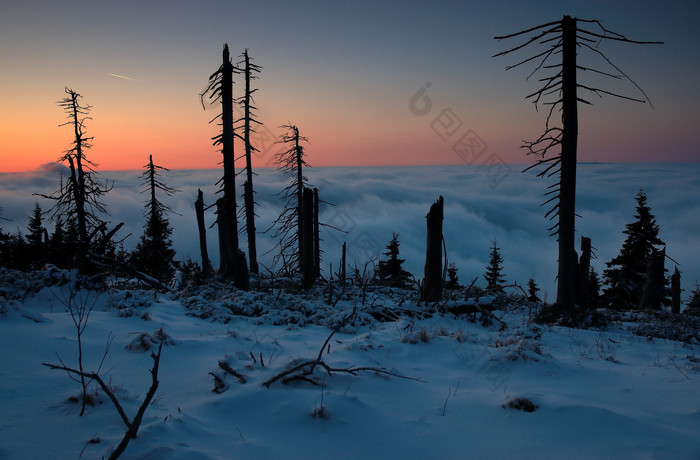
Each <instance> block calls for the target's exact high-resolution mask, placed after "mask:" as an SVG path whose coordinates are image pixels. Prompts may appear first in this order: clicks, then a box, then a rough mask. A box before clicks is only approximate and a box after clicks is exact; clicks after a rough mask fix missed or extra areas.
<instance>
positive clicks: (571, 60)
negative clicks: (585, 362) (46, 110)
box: [494, 16, 661, 310]
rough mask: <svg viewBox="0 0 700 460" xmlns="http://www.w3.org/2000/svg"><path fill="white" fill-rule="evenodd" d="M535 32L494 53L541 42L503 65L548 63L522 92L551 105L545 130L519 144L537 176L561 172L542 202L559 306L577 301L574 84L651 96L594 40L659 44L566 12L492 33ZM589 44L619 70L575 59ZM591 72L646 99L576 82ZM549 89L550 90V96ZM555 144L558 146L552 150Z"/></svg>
mask: <svg viewBox="0 0 700 460" xmlns="http://www.w3.org/2000/svg"><path fill="white" fill-rule="evenodd" d="M579 24H584V25H585V26H597V27H598V28H599V30H597V31H591V30H588V29H586V28H585V26H579ZM530 33H532V34H534V35H533V36H531V37H530V38H529V39H527V40H525V41H524V42H522V43H521V44H519V45H517V46H515V47H513V48H510V49H508V50H506V51H503V52H501V53H498V54H496V55H494V57H496V56H504V55H507V54H510V53H513V52H516V51H518V50H520V49H522V48H525V47H527V46H528V45H532V44H539V45H543V46H544V51H541V52H539V53H537V54H534V55H532V56H530V57H527V58H525V59H523V60H521V61H519V62H518V63H516V64H514V65H511V66H508V67H506V70H508V69H512V68H515V67H518V66H520V65H523V64H526V63H529V62H532V61H534V62H539V63H538V65H537V66H536V67H535V69H534V70H533V71H532V73H531V74H530V76H532V75H534V74H535V73H536V72H538V71H540V70H543V69H547V70H551V71H552V73H551V74H550V75H546V76H544V78H541V79H539V81H540V82H541V85H542V86H541V87H540V88H539V89H538V90H537V91H535V92H534V93H532V94H529V95H528V96H526V99H531V100H532V102H533V103H534V104H535V107H536V108H538V107H539V105H540V104H543V105H549V106H550V107H549V111H548V115H547V119H546V122H545V129H544V132H543V133H542V134H541V135H540V137H539V138H537V139H536V140H535V141H531V142H525V143H524V145H523V146H522V147H523V148H526V149H527V150H528V154H533V155H537V156H539V157H540V158H539V160H537V162H536V163H535V164H534V165H532V166H530V167H529V168H527V169H526V171H527V170H528V169H530V168H533V167H536V166H543V170H542V171H540V173H539V174H538V176H539V177H551V176H555V175H557V174H558V175H559V180H558V182H556V183H555V184H552V185H550V186H549V189H550V190H549V191H548V192H547V193H546V194H545V196H550V195H551V197H550V198H548V199H547V201H545V203H544V204H549V203H554V204H553V206H552V208H550V209H549V211H547V213H546V214H545V217H547V218H549V219H550V220H553V219H557V222H556V223H555V224H554V225H553V226H552V227H550V229H549V230H550V231H551V232H552V234H551V235H552V236H554V235H556V236H557V240H558V244H559V268H558V275H557V279H558V285H557V301H556V303H557V305H558V306H559V307H560V308H563V309H568V310H571V309H573V308H574V305H575V302H576V270H577V263H576V259H577V255H576V249H575V247H574V244H575V241H574V239H575V238H574V233H575V217H576V203H575V197H576V154H577V140H578V111H577V104H578V102H583V103H584V104H590V102H588V101H587V100H585V99H583V98H581V97H580V96H578V95H577V90H578V89H582V90H584V91H587V92H589V93H592V94H594V95H597V96H600V97H602V96H603V95H609V96H615V97H620V98H623V99H628V100H632V101H636V102H645V101H648V100H649V99H648V98H647V97H646V94H645V93H644V92H643V91H642V90H641V88H639V86H637V84H636V83H634V81H632V80H631V79H630V78H629V77H628V76H627V75H626V74H625V73H624V72H622V71H621V70H620V69H619V68H618V67H616V66H615V65H614V64H613V63H612V62H611V61H610V60H609V59H608V58H607V57H606V56H605V55H604V54H603V53H602V52H601V51H600V50H599V49H598V46H597V45H598V44H600V43H601V42H603V41H607V40H614V41H618V42H625V43H635V44H660V43H661V42H641V41H635V40H630V39H628V38H626V37H625V36H624V35H621V34H619V33H617V32H612V31H610V30H608V29H606V28H605V27H603V25H602V24H601V23H600V22H599V21H597V20H587V19H577V18H572V17H570V16H564V17H563V18H562V19H561V20H559V21H554V22H549V23H546V24H541V25H538V26H535V27H531V28H529V29H526V30H522V31H520V32H516V33H514V34H509V35H502V36H497V37H495V38H496V39H497V40H503V39H509V38H515V37H521V36H523V35H525V34H530ZM584 48H585V49H587V50H590V51H592V52H593V53H595V54H597V55H598V56H600V57H601V58H602V59H603V60H604V61H605V62H606V63H607V64H608V65H610V66H611V67H612V68H613V69H614V70H613V71H614V72H617V73H611V72H612V71H610V70H608V71H602V70H599V69H596V68H593V67H587V66H583V65H580V64H577V60H576V59H577V55H576V52H577V49H584ZM557 55H561V62H559V63H556V62H554V57H555V56H557ZM578 71H583V72H591V73H593V74H596V75H599V76H603V77H610V78H613V79H623V78H624V79H627V80H629V81H630V82H631V83H632V84H633V85H634V86H636V87H637V89H639V91H641V93H642V94H643V95H644V99H636V98H632V97H628V96H623V95H620V94H617V93H614V92H611V91H606V90H604V89H601V88H598V87H593V86H587V85H584V84H582V83H579V82H577V79H576V77H577V72H578ZM552 95H554V96H553V97H552ZM555 110H559V111H561V112H562V121H561V126H553V125H550V122H551V118H552V115H553V113H554V111H555ZM557 148H558V149H559V151H558V152H554V150H556V149H557Z"/></svg>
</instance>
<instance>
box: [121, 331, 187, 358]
mask: <svg viewBox="0 0 700 460" xmlns="http://www.w3.org/2000/svg"><path fill="white" fill-rule="evenodd" d="M135 334H136V337H134V338H133V339H132V340H131V342H129V343H128V344H127V345H126V346H125V347H124V348H126V349H127V350H131V351H138V352H144V351H148V350H151V349H152V348H153V347H154V345H158V344H160V343H161V342H162V343H163V344H164V345H175V344H176V343H177V342H176V341H175V340H173V339H172V337H170V336H169V335H168V334H166V333H165V331H163V328H160V329H158V330H157V331H155V332H154V333H153V334H152V335H151V334H149V333H148V332H136V333H135Z"/></svg>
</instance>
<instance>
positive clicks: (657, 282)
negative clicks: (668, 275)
mask: <svg viewBox="0 0 700 460" xmlns="http://www.w3.org/2000/svg"><path fill="white" fill-rule="evenodd" d="M664 259H666V249H665V248H664V249H662V250H660V251H654V252H653V253H652V255H651V259H650V260H649V264H648V265H647V280H646V285H645V286H644V295H643V296H642V303H641V305H640V307H639V308H640V309H641V310H660V309H661V302H662V300H663V298H664V285H665V280H664Z"/></svg>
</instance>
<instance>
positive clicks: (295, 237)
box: [267, 125, 309, 273]
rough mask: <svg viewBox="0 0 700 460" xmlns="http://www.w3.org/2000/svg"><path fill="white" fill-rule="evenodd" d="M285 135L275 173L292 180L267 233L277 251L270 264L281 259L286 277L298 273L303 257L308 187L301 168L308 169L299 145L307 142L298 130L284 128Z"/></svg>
mask: <svg viewBox="0 0 700 460" xmlns="http://www.w3.org/2000/svg"><path fill="white" fill-rule="evenodd" d="M282 128H285V129H287V133H285V134H284V135H282V138H281V139H280V143H282V144H285V145H287V149H286V150H284V151H281V152H279V153H277V154H276V155H275V160H276V163H277V165H278V170H279V171H281V172H283V173H286V174H289V175H290V176H291V177H292V180H291V182H290V184H289V185H287V186H286V187H285V188H284V189H283V190H282V191H281V192H280V197H281V199H282V206H283V208H282V212H281V213H280V215H279V217H277V218H276V219H275V220H274V222H273V223H272V225H271V226H270V228H268V229H267V232H271V234H272V237H273V238H275V239H277V241H278V242H277V244H276V245H275V247H274V248H273V250H276V251H277V254H275V256H274V261H275V263H276V262H279V260H280V259H281V260H282V261H283V263H284V267H282V270H283V271H285V272H288V273H294V272H297V271H301V264H302V262H301V257H302V254H304V247H303V246H304V238H303V216H304V188H305V187H306V186H308V184H307V181H306V178H305V177H304V174H303V168H304V167H307V166H309V165H308V164H307V163H306V161H305V160H304V147H303V146H302V145H301V144H302V142H308V139H306V138H305V137H303V136H300V135H299V129H298V128H297V127H296V126H293V125H285V126H282Z"/></svg>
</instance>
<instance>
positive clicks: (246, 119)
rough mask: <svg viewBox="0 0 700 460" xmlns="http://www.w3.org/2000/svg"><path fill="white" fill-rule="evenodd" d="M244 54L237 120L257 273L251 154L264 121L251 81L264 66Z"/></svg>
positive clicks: (252, 266)
mask: <svg viewBox="0 0 700 460" xmlns="http://www.w3.org/2000/svg"><path fill="white" fill-rule="evenodd" d="M242 56H243V60H242V61H241V62H239V63H238V64H237V66H239V68H240V69H239V70H240V71H241V72H242V73H243V75H244V77H245V93H244V94H243V96H242V97H241V98H239V100H238V103H239V104H240V105H242V106H243V117H242V118H240V119H239V120H237V122H239V123H240V122H243V137H242V140H243V142H244V144H245V166H246V181H245V183H244V184H243V200H244V207H245V221H246V235H247V237H248V259H249V263H250V273H252V274H257V273H258V251H257V249H256V245H255V197H254V194H255V192H254V190H253V165H252V158H251V154H252V153H253V152H258V151H259V150H258V149H257V148H255V147H253V145H252V144H251V139H250V136H251V133H255V132H256V131H255V129H254V128H253V127H254V126H255V125H261V124H262V123H260V122H259V121H258V120H256V119H255V113H254V111H255V110H257V109H258V108H257V107H255V106H254V105H253V104H254V101H253V93H254V92H256V91H257V90H258V89H257V88H255V89H251V87H250V82H251V80H254V79H256V78H258V77H257V76H256V75H255V74H256V73H260V70H262V67H260V66H259V65H256V64H253V63H252V62H250V61H251V58H250V56H249V55H248V50H247V49H246V50H245V51H244V52H243V55H242Z"/></svg>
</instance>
